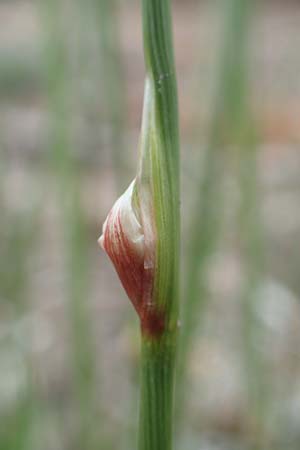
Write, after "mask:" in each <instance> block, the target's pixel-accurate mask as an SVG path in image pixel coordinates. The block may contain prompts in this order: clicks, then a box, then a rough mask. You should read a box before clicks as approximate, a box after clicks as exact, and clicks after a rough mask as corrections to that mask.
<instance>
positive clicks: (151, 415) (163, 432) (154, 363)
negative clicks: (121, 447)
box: [139, 340, 175, 450]
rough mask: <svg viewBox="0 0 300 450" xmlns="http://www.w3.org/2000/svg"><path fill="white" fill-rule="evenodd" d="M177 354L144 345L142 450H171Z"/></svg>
mask: <svg viewBox="0 0 300 450" xmlns="http://www.w3.org/2000/svg"><path fill="white" fill-rule="evenodd" d="M162 347H163V348H162ZM174 350H175V348H174V346H173V345H170V346H168V345H164V346H162V345H161V344H160V345H159V346H156V344H153V343H151V342H150V343H149V342H148V341H147V340H143V342H142V369H141V370H142V384H141V405H140V429H139V450H170V449H171V448H172V410H173V388H174V362H175V354H174Z"/></svg>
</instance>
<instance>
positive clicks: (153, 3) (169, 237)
mask: <svg viewBox="0 0 300 450" xmlns="http://www.w3.org/2000/svg"><path fill="white" fill-rule="evenodd" d="M142 12H143V33H144V52H145V63H146V72H147V79H146V89H145V105H144V123H143V129H142V142H141V147H142V154H141V157H142V159H141V169H140V174H139V179H138V180H139V183H140V186H141V188H140V191H139V192H141V193H142V192H143V186H145V185H148V184H149V186H150V190H151V192H152V195H153V209H154V218H155V224H156V241H157V242H156V258H155V259H156V261H155V266H156V268H155V275H154V289H153V302H154V305H155V307H156V308H158V309H159V310H161V311H163V314H164V329H163V332H162V334H160V335H159V336H155V337H149V336H148V335H147V334H143V336H142V370H141V397H140V422H139V450H171V449H172V417H173V390H174V368H175V353H176V341H177V328H178V326H177V322H178V278H179V277H178V266H179V229H180V223H179V138H178V117H177V116H178V112H177V89H176V78H175V66H174V57H173V44H172V33H171V19H170V5H169V0H142ZM141 195H143V194H141ZM141 201H142V200H141ZM142 208H143V206H142Z"/></svg>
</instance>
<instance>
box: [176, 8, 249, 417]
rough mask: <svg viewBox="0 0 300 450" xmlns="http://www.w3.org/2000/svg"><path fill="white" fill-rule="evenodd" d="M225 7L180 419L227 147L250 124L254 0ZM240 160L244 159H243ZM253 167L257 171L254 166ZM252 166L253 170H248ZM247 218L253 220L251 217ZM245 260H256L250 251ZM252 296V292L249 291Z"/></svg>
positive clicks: (185, 324)
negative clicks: (250, 41)
mask: <svg viewBox="0 0 300 450" xmlns="http://www.w3.org/2000/svg"><path fill="white" fill-rule="evenodd" d="M220 4H221V3H220ZM222 6H223V7H224V17H225V19H224V20H225V29H224V39H223V45H222V49H221V58H220V66H219V70H218V75H217V77H218V79H217V83H216V84H217V89H216V96H215V99H214V107H213V116H212V121H211V127H210V132H209V138H208V144H207V151H206V153H205V158H204V163H203V175H202V177H201V179H200V185H199V187H198V189H197V192H198V193H200V195H198V196H197V200H196V203H195V206H194V208H193V210H194V215H193V216H192V220H191V225H190V233H189V236H190V238H189V242H188V261H187V281H186V290H185V296H184V297H185V303H184V307H183V319H182V334H181V335H182V340H181V352H180V361H179V379H180V382H179V383H178V385H179V395H178V416H179V417H180V415H181V414H182V411H184V405H185V397H186V390H185V389H184V388H183V386H186V383H185V378H186V369H187V366H188V358H189V355H190V352H191V350H192V346H193V339H194V336H195V333H196V329H197V327H199V325H201V323H202V320H203V315H204V310H205V307H206V305H207V300H208V295H209V294H208V269H209V263H210V258H211V256H212V254H213V252H214V249H215V248H216V244H217V240H218V236H219V231H220V227H221V221H222V216H223V212H222V202H223V192H222V191H223V189H222V182H223V179H224V172H225V164H226V159H228V156H229V155H228V153H227V152H226V153H227V154H226V153H225V150H224V149H225V147H228V145H232V144H234V145H245V144H246V142H245V129H247V128H249V124H248V113H247V108H248V105H247V88H248V86H247V80H246V70H247V65H246V59H247V53H246V44H247V38H248V28H249V20H250V15H251V14H250V9H251V7H252V5H251V2H250V1H249V0H226V2H224V3H223V5H222ZM248 137H249V133H248V132H247V139H248ZM241 161H243V159H242V157H241ZM251 168H252V169H253V164H252V166H251ZM244 170H245V169H244ZM249 170H251V169H250V168H249ZM242 189H243V194H242V195H243V197H244V196H246V193H245V186H243V187H242ZM247 195H248V194H247ZM247 217H248V218H249V216H248V215H247ZM249 220H250V218H249ZM251 220H253V217H252V218H251ZM246 258H248V259H249V260H251V258H250V255H248V256H246ZM256 262H257V261H254V260H251V263H250V264H249V270H251V271H253V270H254V263H255V264H256ZM250 267H251V269H250ZM248 297H249V292H248V293H247V298H248ZM246 303H247V304H248V303H249V302H248V301H247V302H246Z"/></svg>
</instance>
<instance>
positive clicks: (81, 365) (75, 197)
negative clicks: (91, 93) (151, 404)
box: [41, 0, 94, 449]
mask: <svg viewBox="0 0 300 450" xmlns="http://www.w3.org/2000/svg"><path fill="white" fill-rule="evenodd" d="M41 8H43V9H42V13H43V17H44V25H45V27H44V29H45V30H46V32H47V33H48V36H47V37H46V38H47V44H46V60H45V65H46V70H47V80H48V99H49V116H50V161H51V164H52V167H53V172H52V174H53V175H54V177H55V179H56V180H57V189H58V190H57V194H58V196H59V200H60V206H61V215H62V221H63V236H64V244H65V248H64V250H65V268H66V277H67V278H66V291H67V300H68V305H69V317H70V321H71V332H72V353H73V354H72V364H73V375H74V387H75V395H76V396H77V398H76V401H77V407H78V411H79V412H80V415H79V417H80V424H79V426H78V427H77V430H78V436H77V439H78V443H79V444H78V445H79V446H80V447H85V448H86V449H89V448H92V446H93V443H92V440H93V436H94V435H93V433H92V430H93V426H92V425H93V424H94V422H93V420H92V419H93V413H92V407H93V392H94V391H93V389H94V361H93V352H92V342H91V335H90V325H89V321H88V313H87V307H86V305H87V301H86V299H87V296H88V286H89V283H88V258H87V252H88V242H87V230H86V223H85V217H84V211H83V209H82V204H81V195H80V191H81V190H80V181H81V178H80V171H79V167H78V162H76V159H75V157H74V154H72V150H71V149H73V148H74V144H73V145H71V137H70V136H71V123H72V120H71V119H72V110H71V105H72V102H71V99H72V96H74V95H76V94H75V92H76V89H74V85H73V84H72V80H73V78H72V71H71V64H70V49H69V48H68V45H67V41H66V39H65V37H64V36H65V34H64V32H65V31H64V29H63V21H62V20H61V17H62V14H63V12H62V9H61V4H60V2H59V1H57V0H49V1H47V2H43V5H42V6H41Z"/></svg>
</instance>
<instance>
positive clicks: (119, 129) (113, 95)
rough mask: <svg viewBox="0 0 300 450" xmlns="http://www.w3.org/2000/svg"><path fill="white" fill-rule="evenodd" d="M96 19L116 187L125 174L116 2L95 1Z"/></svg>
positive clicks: (121, 80)
mask: <svg viewBox="0 0 300 450" xmlns="http://www.w3.org/2000/svg"><path fill="white" fill-rule="evenodd" d="M94 8H95V12H96V14H97V18H98V21H99V24H98V30H99V39H100V50H101V52H100V63H101V68H100V74H101V82H102V83H101V84H102V89H101V93H102V97H101V104H102V106H104V108H103V109H104V111H105V116H106V119H107V120H108V122H109V124H110V129H111V133H110V140H109V142H110V145H111V149H112V157H113V165H114V169H115V177H116V187H117V190H118V191H119V190H120V187H123V182H122V180H124V178H125V173H126V158H125V155H126V148H125V145H126V144H125V139H124V131H125V130H124V117H125V89H126V86H125V83H124V80H123V79H124V77H122V73H123V70H122V64H121V55H120V49H119V46H120V41H119V33H118V28H119V26H118V14H117V9H118V1H117V0H95V6H94Z"/></svg>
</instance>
